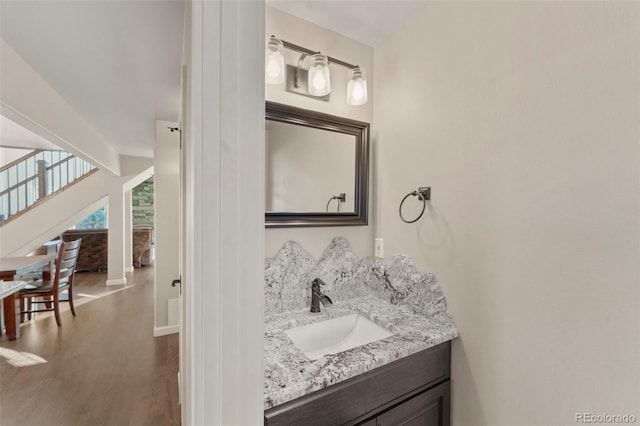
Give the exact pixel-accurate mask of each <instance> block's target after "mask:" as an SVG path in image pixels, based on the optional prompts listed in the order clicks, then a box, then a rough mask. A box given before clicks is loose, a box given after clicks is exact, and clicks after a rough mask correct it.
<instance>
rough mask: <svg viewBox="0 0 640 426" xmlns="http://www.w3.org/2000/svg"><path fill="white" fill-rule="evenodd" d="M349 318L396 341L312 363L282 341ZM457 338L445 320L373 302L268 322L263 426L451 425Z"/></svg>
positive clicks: (282, 316) (287, 315)
mask: <svg viewBox="0 0 640 426" xmlns="http://www.w3.org/2000/svg"><path fill="white" fill-rule="evenodd" d="M354 313H356V314H359V315H362V316H364V317H367V318H369V319H371V320H372V321H373V322H375V323H377V324H379V325H381V326H383V327H384V328H386V329H388V330H389V331H391V332H392V333H393V335H392V336H390V337H387V338H384V339H381V340H376V341H373V342H371V343H367V344H364V345H361V346H357V347H355V348H352V349H348V350H346V351H343V352H339V353H330V354H327V355H325V356H323V357H320V358H318V359H315V360H312V359H309V358H308V356H306V355H305V353H304V352H303V351H302V350H300V349H299V348H298V347H297V346H296V344H295V343H294V342H293V341H292V340H291V338H290V337H289V336H288V335H287V333H286V330H289V329H292V328H296V327H299V326H305V325H308V324H316V323H322V322H325V321H329V320H331V319H332V318H343V317H346V316H349V315H353V314H354ZM456 335H457V332H456V331H455V328H451V327H448V326H447V324H446V323H445V322H444V319H443V318H437V317H433V318H426V317H423V316H420V315H416V314H414V313H412V312H411V311H410V310H409V309H407V308H406V307H404V306H397V305H393V304H391V303H389V302H386V301H384V300H381V299H378V298H377V297H373V296H365V297H360V298H354V299H350V300H346V301H342V302H337V303H336V304H334V305H333V306H329V307H325V308H323V309H322V312H320V313H317V314H312V313H310V312H309V310H308V309H301V310H297V311H292V312H285V313H281V314H277V315H272V316H269V317H267V321H266V328H265V357H266V365H265V381H266V382H265V416H264V420H265V425H269V426H272V425H287V426H290V425H298V424H299V425H343V424H344V425H347V424H348V425H357V424H364V425H400V424H411V423H410V422H412V421H419V423H417V424H420V425H448V424H449V379H450V370H451V367H450V365H451V364H450V359H451V343H450V340H451V339H452V338H453V337H455V336H456ZM407 422H409V423H407Z"/></svg>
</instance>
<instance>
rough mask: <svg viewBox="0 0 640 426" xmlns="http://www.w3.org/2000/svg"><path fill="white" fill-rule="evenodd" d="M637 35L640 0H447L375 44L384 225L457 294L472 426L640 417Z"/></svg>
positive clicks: (457, 391)
mask: <svg viewBox="0 0 640 426" xmlns="http://www.w3.org/2000/svg"><path fill="white" fill-rule="evenodd" d="M639 34H640V4H639V3H637V2H633V3H632V2H627V3H622V2H616V3H612V2H570V3H569V2H566V3H561V2H526V3H525V2H433V3H428V4H426V5H425V7H424V8H423V9H422V10H421V11H420V13H418V14H416V15H415V16H414V17H413V18H412V19H411V20H410V22H409V23H408V24H407V25H406V26H405V27H404V28H403V29H402V30H400V31H399V32H397V33H396V34H395V35H394V36H393V37H392V38H391V39H390V40H388V41H387V42H385V43H384V44H383V45H382V46H380V48H377V49H376V52H375V61H376V65H375V72H376V85H375V89H376V94H377V96H376V103H375V119H374V123H375V130H374V134H376V135H377V142H378V144H377V151H376V153H375V155H374V158H375V160H376V162H377V167H378V170H379V173H378V174H377V176H376V181H375V188H376V203H375V209H374V212H373V214H374V217H376V218H377V219H376V220H377V225H378V226H377V228H376V235H377V236H381V237H384V238H385V252H386V255H387V257H388V256H390V255H391V254H392V253H393V252H405V253H408V254H409V255H411V256H412V257H413V258H414V259H415V260H416V262H417V264H418V266H419V268H420V269H421V270H423V271H432V272H434V273H435V274H436V275H437V276H438V279H439V282H440V284H441V285H442V287H443V290H444V292H445V294H446V296H447V300H448V302H449V305H450V308H451V311H452V313H453V315H454V317H455V319H456V322H457V324H458V327H459V330H460V334H461V337H460V339H458V340H457V341H456V342H455V343H454V346H453V372H452V374H453V402H452V407H453V422H452V424H454V425H456V426H460V425H473V426H481V425H491V426H499V425H570V424H575V413H576V412H591V413H594V414H602V413H603V412H604V413H608V414H625V413H627V412H629V413H632V414H635V416H636V418H640V406H639V401H640V392H639V377H640V370H639V364H640V352H639V336H640V333H639V332H640V321H639V317H638V312H639V308H640V306H639V297H638V292H639V287H640V285H639V283H640V272H639V266H638V265H639V262H638V259H640V247H639V238H638V237H639V235H638V231H639V229H640V222H639V220H640V209H639V206H640V198H639V195H640V188H639V178H640V174H639V171H640V168H639V167H638V166H639V162H638V160H639V147H638V141H639V138H640V134H639V128H638V118H639V112H640V111H639V100H640V87H639V78H638V77H639V75H640V67H639V50H640V37H639ZM422 185H429V186H432V202H431V205H430V209H429V210H428V212H427V214H426V217H424V218H423V219H422V220H420V221H418V222H417V223H415V224H413V225H407V224H404V223H402V222H401V221H400V219H399V218H398V213H397V209H398V203H399V201H400V199H401V198H402V197H403V196H404V195H405V194H406V193H407V192H409V191H411V190H413V189H415V188H417V187H418V186H422Z"/></svg>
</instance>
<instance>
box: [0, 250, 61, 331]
mask: <svg viewBox="0 0 640 426" xmlns="http://www.w3.org/2000/svg"><path fill="white" fill-rule="evenodd" d="M55 258H56V254H55V253H51V254H43V255H36V256H19V257H2V258H0V280H1V281H2V284H1V285H0V296H1V298H2V307H3V311H4V325H5V328H6V330H7V337H8V338H9V340H16V339H18V338H19V337H20V321H19V320H18V316H19V315H20V300H19V298H16V294H17V293H18V292H19V291H20V289H22V288H23V287H24V286H25V285H26V284H27V283H26V282H25V281H21V280H20V276H22V275H24V274H27V273H29V272H32V271H36V270H38V269H42V268H43V267H45V266H47V265H50V264H51V263H52V262H53V260H54V259H55Z"/></svg>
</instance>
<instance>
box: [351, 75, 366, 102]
mask: <svg viewBox="0 0 640 426" xmlns="http://www.w3.org/2000/svg"><path fill="white" fill-rule="evenodd" d="M347 103H348V104H349V105H364V104H366V103H367V79H366V78H365V75H364V71H362V69H360V67H355V68H353V69H351V71H350V72H349V84H348V85H347Z"/></svg>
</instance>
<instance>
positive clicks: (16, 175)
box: [0, 149, 95, 224]
mask: <svg viewBox="0 0 640 426" xmlns="http://www.w3.org/2000/svg"><path fill="white" fill-rule="evenodd" d="M94 169H95V166H94V165H92V164H91V163H88V162H86V161H84V160H83V159H81V158H79V157H76V156H75V155H73V154H70V153H68V152H66V151H61V150H41V149H38V150H35V151H33V152H32V153H30V154H29V155H26V156H24V157H22V158H19V159H18V160H16V161H14V162H12V163H9V164H7V165H6V166H4V167H2V168H1V169H0V224H1V223H2V221H4V220H6V219H8V218H9V217H11V216H15V215H16V214H18V213H19V212H21V211H23V210H25V209H26V208H28V207H30V206H32V205H33V204H35V203H36V202H37V201H38V200H41V199H42V198H44V197H46V196H48V195H50V194H53V193H54V192H57V191H59V190H61V189H63V188H64V187H65V186H67V185H69V184H70V183H72V182H73V181H75V180H77V179H78V178H80V177H82V176H84V175H86V174H87V173H89V172H91V171H92V170H94Z"/></svg>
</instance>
